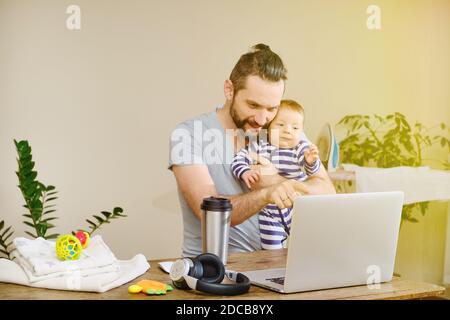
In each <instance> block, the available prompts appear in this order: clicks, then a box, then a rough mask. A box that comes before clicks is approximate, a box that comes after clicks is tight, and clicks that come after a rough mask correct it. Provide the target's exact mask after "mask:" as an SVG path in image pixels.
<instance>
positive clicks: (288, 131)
mask: <svg viewBox="0 0 450 320" xmlns="http://www.w3.org/2000/svg"><path fill="white" fill-rule="evenodd" d="M303 120H304V111H303V107H302V106H301V105H300V104H298V103H297V102H295V101H293V100H282V101H281V104H280V107H279V109H278V113H277V115H276V117H275V118H274V119H273V120H272V122H271V123H270V124H269V142H261V141H260V143H259V144H258V143H257V142H253V143H250V144H249V145H248V146H247V147H246V148H243V149H241V150H240V151H239V152H238V153H237V154H236V156H235V157H234V159H233V162H232V164H231V170H232V172H233V174H234V176H235V177H236V178H238V179H240V180H241V181H243V182H245V184H246V185H247V187H248V188H249V189H251V188H252V185H253V184H254V183H256V182H257V181H258V180H259V173H258V172H256V171H254V170H251V168H250V165H252V164H256V163H255V160H256V159H255V156H256V155H257V156H258V157H259V159H263V160H265V159H267V160H268V161H270V162H271V163H272V164H273V165H274V166H275V168H276V169H277V170H278V173H279V174H280V175H281V176H283V177H285V178H288V179H296V180H299V181H303V180H306V179H307V178H308V176H311V175H314V174H316V173H317V172H318V171H319V169H320V160H319V150H318V149H317V147H316V146H315V145H313V144H309V143H308V142H307V141H305V140H302V139H301V133H302V132H303ZM258 217H259V230H260V236H261V247H262V248H263V249H281V248H283V242H284V240H286V238H287V235H288V234H289V230H290V226H291V219H292V208H284V209H280V208H278V207H277V205H276V204H268V205H267V206H265V207H264V208H263V209H262V210H261V211H260V212H259V214H258Z"/></svg>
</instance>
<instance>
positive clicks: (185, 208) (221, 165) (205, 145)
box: [169, 111, 261, 257]
mask: <svg viewBox="0 0 450 320" xmlns="http://www.w3.org/2000/svg"><path fill="white" fill-rule="evenodd" d="M231 139H232V138H231V137H230V136H227V135H226V131H225V130H224V129H223V127H222V124H221V123H220V122H219V119H218V118H217V113H216V111H213V112H210V113H206V114H202V115H200V116H199V117H196V118H193V119H190V120H187V121H185V122H182V123H180V124H178V125H177V126H176V128H175V129H174V130H173V131H172V134H171V138H170V150H169V152H170V154H169V169H171V168H172V166H173V165H180V166H185V165H193V164H204V165H206V166H207V167H208V171H209V174H210V175H211V178H212V180H213V181H214V184H215V187H216V190H217V192H218V194H219V195H236V194H240V193H243V192H244V188H243V186H242V185H241V183H240V182H239V181H238V180H236V179H235V178H234V176H233V174H232V172H231V168H230V165H231V162H232V161H233V157H234V150H233V144H232V140H231ZM191 183H192V184H194V183H195V181H191ZM178 199H179V201H180V206H181V211H182V215H183V251H182V256H183V257H192V256H197V255H199V254H201V253H202V239H201V222H200V220H199V219H198V218H197V216H196V215H195V214H194V213H193V212H192V210H191V208H190V207H189V205H188V204H187V203H186V200H185V199H184V197H183V196H182V194H181V192H180V190H178ZM260 249H261V243H260V235H259V227H258V215H257V214H255V215H253V216H252V217H250V218H249V219H247V220H246V221H244V222H243V223H241V224H239V225H237V226H234V227H232V228H231V229H230V239H229V245H228V252H229V253H233V252H250V251H255V250H260Z"/></svg>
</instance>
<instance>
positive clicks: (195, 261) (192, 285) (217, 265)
mask: <svg viewBox="0 0 450 320" xmlns="http://www.w3.org/2000/svg"><path fill="white" fill-rule="evenodd" d="M225 276H227V278H229V279H230V280H232V281H234V282H235V283H233V284H222V283H221V282H222V280H223V279H224V277H225ZM170 279H172V282H173V285H174V286H175V287H176V288H178V289H192V290H198V291H202V292H206V293H210V294H217V295H221V296H234V295H238V294H243V293H246V292H248V290H249V289H250V280H249V279H248V278H247V277H246V276H245V275H243V274H242V273H239V272H235V271H229V270H225V267H224V265H223V263H222V260H220V258H219V257H218V256H216V255H215V254H212V253H203V254H201V255H199V256H197V257H195V258H183V259H181V260H177V261H175V262H174V263H173V265H172V267H171V268H170Z"/></svg>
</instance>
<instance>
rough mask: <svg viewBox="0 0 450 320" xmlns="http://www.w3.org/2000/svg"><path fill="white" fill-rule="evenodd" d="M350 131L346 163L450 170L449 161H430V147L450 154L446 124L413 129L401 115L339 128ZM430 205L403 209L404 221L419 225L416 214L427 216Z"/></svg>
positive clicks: (354, 118) (360, 118) (366, 118)
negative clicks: (427, 166)
mask: <svg viewBox="0 0 450 320" xmlns="http://www.w3.org/2000/svg"><path fill="white" fill-rule="evenodd" d="M337 127H338V128H339V129H344V130H346V135H345V138H344V139H342V140H341V141H340V143H339V149H340V155H339V156H340V159H341V162H342V163H352V164H356V165H359V166H365V167H378V168H392V167H398V166H414V167H417V166H423V165H425V162H427V163H430V162H431V163H433V167H436V168H438V169H444V170H449V169H450V164H449V161H448V159H433V158H426V153H427V151H428V150H429V148H430V147H432V146H434V145H437V146H438V147H440V148H444V149H445V150H446V151H450V140H449V136H450V128H449V126H448V125H446V124H445V123H441V124H438V125H435V126H432V127H426V126H425V125H423V124H422V123H420V122H416V123H415V124H414V125H413V126H411V125H410V123H409V122H408V121H407V119H406V118H405V116H404V115H403V114H401V113H399V112H395V113H393V114H388V115H387V116H384V117H383V116H380V115H377V114H374V115H348V116H345V117H343V118H342V119H341V120H340V121H339V122H338V124H337ZM428 205H429V202H418V203H413V204H408V205H405V206H404V207H403V212H402V221H409V222H418V220H417V219H416V218H414V216H413V213H414V212H415V211H416V210H418V211H420V212H421V213H422V215H424V214H425V212H426V210H427V208H428Z"/></svg>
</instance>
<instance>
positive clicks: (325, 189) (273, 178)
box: [252, 164, 336, 195]
mask: <svg viewBox="0 0 450 320" xmlns="http://www.w3.org/2000/svg"><path fill="white" fill-rule="evenodd" d="M265 166H268V165H265ZM269 166H273V164H270V165H269ZM263 167H264V165H254V166H252V169H253V170H257V171H259V172H260V178H259V181H258V183H257V184H256V185H255V188H266V187H269V186H272V185H276V184H280V183H283V182H285V181H290V183H291V184H292V186H293V187H294V189H295V191H296V192H299V193H301V194H307V195H308V194H335V193H336V189H335V188H334V185H333V183H332V182H331V179H330V177H329V176H328V173H327V171H326V170H325V168H324V167H323V165H322V164H321V165H320V169H319V171H318V172H317V173H316V174H314V175H313V176H310V177H308V179H306V180H305V181H296V180H290V179H287V178H285V177H282V176H280V175H279V174H277V173H274V174H266V175H264V174H263V171H262V170H264V169H265V172H271V170H270V169H267V167H266V168H263Z"/></svg>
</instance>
